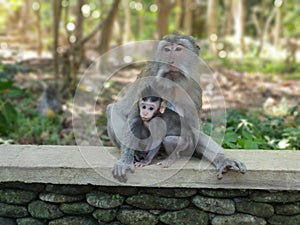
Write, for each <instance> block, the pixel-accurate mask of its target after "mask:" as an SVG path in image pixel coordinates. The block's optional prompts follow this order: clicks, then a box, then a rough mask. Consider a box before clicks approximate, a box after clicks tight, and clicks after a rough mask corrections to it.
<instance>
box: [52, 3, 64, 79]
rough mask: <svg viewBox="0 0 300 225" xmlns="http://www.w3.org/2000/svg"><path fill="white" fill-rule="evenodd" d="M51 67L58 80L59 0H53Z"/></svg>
mask: <svg viewBox="0 0 300 225" xmlns="http://www.w3.org/2000/svg"><path fill="white" fill-rule="evenodd" d="M52 3H53V59H54V60H53V63H54V64H53V67H54V75H55V80H56V82H57V81H58V80H59V67H58V66H59V65H58V62H59V54H58V52H57V48H58V39H59V23H60V17H61V8H62V6H61V0H57V1H53V2H52Z"/></svg>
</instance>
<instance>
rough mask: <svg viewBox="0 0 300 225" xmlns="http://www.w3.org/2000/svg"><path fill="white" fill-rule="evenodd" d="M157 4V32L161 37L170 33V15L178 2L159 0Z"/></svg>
mask: <svg viewBox="0 0 300 225" xmlns="http://www.w3.org/2000/svg"><path fill="white" fill-rule="evenodd" d="M156 4H157V6H158V12H157V34H158V38H159V39H161V38H162V37H163V36H165V35H166V34H168V33H169V15H170V12H171V9H172V7H173V6H174V5H175V4H176V2H174V3H173V4H172V3H171V2H170V0H163V1H162V0H157V1H156Z"/></svg>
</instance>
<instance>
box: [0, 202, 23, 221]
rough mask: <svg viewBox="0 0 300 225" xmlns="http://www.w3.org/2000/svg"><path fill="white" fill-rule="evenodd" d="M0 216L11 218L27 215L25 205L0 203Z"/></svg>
mask: <svg viewBox="0 0 300 225" xmlns="http://www.w3.org/2000/svg"><path fill="white" fill-rule="evenodd" d="M0 216H4V217H12V218H19V217H25V216H28V211H27V208H26V207H25V206H18V205H9V204H4V203H0Z"/></svg>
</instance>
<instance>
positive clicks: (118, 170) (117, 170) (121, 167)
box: [112, 161, 134, 183]
mask: <svg viewBox="0 0 300 225" xmlns="http://www.w3.org/2000/svg"><path fill="white" fill-rule="evenodd" d="M127 170H129V171H130V172H131V173H134V165H133V163H131V164H128V163H124V162H120V161H118V162H117V163H116V164H115V165H114V168H113V170H112V174H113V176H114V178H116V179H117V180H118V181H120V182H122V183H126V182H127V176H126V172H127Z"/></svg>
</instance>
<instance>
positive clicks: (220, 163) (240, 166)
mask: <svg viewBox="0 0 300 225" xmlns="http://www.w3.org/2000/svg"><path fill="white" fill-rule="evenodd" d="M196 154H197V155H203V156H204V157H205V158H207V159H208V160H209V161H210V162H212V163H213V164H214V165H215V166H216V169H217V177H218V179H222V178H223V174H224V173H226V172H228V170H235V171H239V172H241V173H246V171H247V168H246V166H245V165H244V163H242V162H240V161H238V160H234V159H229V158H227V157H226V156H225V155H224V150H223V148H222V147H221V146H220V145H218V144H217V143H216V142H215V141H214V140H213V139H212V138H211V137H209V136H207V135H206V134H204V133H202V132H200V133H199V139H198V143H197V146H196Z"/></svg>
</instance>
